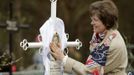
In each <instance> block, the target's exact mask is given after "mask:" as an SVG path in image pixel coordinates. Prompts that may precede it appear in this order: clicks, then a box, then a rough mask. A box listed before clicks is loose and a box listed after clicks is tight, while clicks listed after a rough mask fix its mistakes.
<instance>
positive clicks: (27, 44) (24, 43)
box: [20, 39, 82, 50]
mask: <svg viewBox="0 0 134 75" xmlns="http://www.w3.org/2000/svg"><path fill="white" fill-rule="evenodd" d="M20 47H22V48H23V49H24V50H27V49H28V48H41V47H43V43H42V42H28V41H27V40H26V39H24V40H23V41H22V42H20ZM67 47H76V48H77V49H78V50H79V49H80V47H82V42H81V41H80V40H79V39H76V40H75V41H68V42H67Z"/></svg>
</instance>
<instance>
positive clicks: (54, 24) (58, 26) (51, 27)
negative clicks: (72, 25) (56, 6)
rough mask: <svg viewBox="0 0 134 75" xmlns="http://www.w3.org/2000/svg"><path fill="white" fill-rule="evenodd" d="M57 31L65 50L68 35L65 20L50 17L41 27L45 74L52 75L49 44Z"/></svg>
mask: <svg viewBox="0 0 134 75" xmlns="http://www.w3.org/2000/svg"><path fill="white" fill-rule="evenodd" d="M55 32H57V33H58V34H59V37H60V41H61V48H62V50H64V48H66V46H67V45H66V44H67V37H66V34H65V28H64V22H63V21H62V20H61V19H59V18H56V19H55V20H53V19H52V18H49V19H48V20H47V21H46V22H45V23H44V24H43V25H42V27H41V28H40V34H41V36H42V42H43V50H42V56H43V65H45V75H50V59H49V57H48V54H49V53H50V48H49V45H50V42H51V41H52V38H53V35H54V33H55Z"/></svg>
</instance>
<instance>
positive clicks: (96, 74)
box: [92, 69, 100, 75]
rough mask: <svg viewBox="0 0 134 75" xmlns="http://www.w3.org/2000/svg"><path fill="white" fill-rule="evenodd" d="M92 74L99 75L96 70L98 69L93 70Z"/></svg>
mask: <svg viewBox="0 0 134 75" xmlns="http://www.w3.org/2000/svg"><path fill="white" fill-rule="evenodd" d="M92 74H93V75H100V73H99V70H98V69H96V70H94V71H93V73H92Z"/></svg>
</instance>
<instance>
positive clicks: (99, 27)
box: [91, 15, 107, 33]
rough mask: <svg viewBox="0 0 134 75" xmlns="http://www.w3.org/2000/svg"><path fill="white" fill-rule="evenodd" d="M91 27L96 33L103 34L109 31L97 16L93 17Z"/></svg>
mask: <svg viewBox="0 0 134 75" xmlns="http://www.w3.org/2000/svg"><path fill="white" fill-rule="evenodd" d="M91 25H92V26H93V32H94V33H103V32H104V31H106V30H107V29H106V27H105V25H104V24H103V23H102V21H101V20H100V19H99V18H98V17H97V16H96V15H94V16H92V17H91Z"/></svg>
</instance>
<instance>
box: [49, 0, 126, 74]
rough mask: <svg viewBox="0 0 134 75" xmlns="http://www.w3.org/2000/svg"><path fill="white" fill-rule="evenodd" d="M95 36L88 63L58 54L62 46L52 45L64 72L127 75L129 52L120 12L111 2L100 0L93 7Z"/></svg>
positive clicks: (90, 10)
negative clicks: (121, 24)
mask: <svg viewBox="0 0 134 75" xmlns="http://www.w3.org/2000/svg"><path fill="white" fill-rule="evenodd" d="M89 12H90V16H91V25H92V26H93V32H94V33H93V36H92V39H91V41H90V51H91V54H90V55H89V57H88V59H87V61H86V64H82V63H81V62H78V61H76V60H74V59H72V58H70V57H68V56H67V55H64V54H63V52H61V51H59V50H60V49H61V48H60V45H59V46H57V45H55V44H54V43H53V42H52V43H51V44H50V48H51V54H52V55H53V56H54V57H55V58H56V59H57V60H60V61H61V62H63V64H64V71H65V72H67V73H75V74H76V75H88V74H93V75H102V74H103V75H126V73H125V69H126V66H127V60H128V58H127V49H126V45H125V43H124V40H123V38H122V36H121V35H120V33H119V31H118V30H117V28H118V9H117V7H116V6H115V4H114V3H113V2H112V1H97V2H94V3H92V4H91V5H90V8H89Z"/></svg>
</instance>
